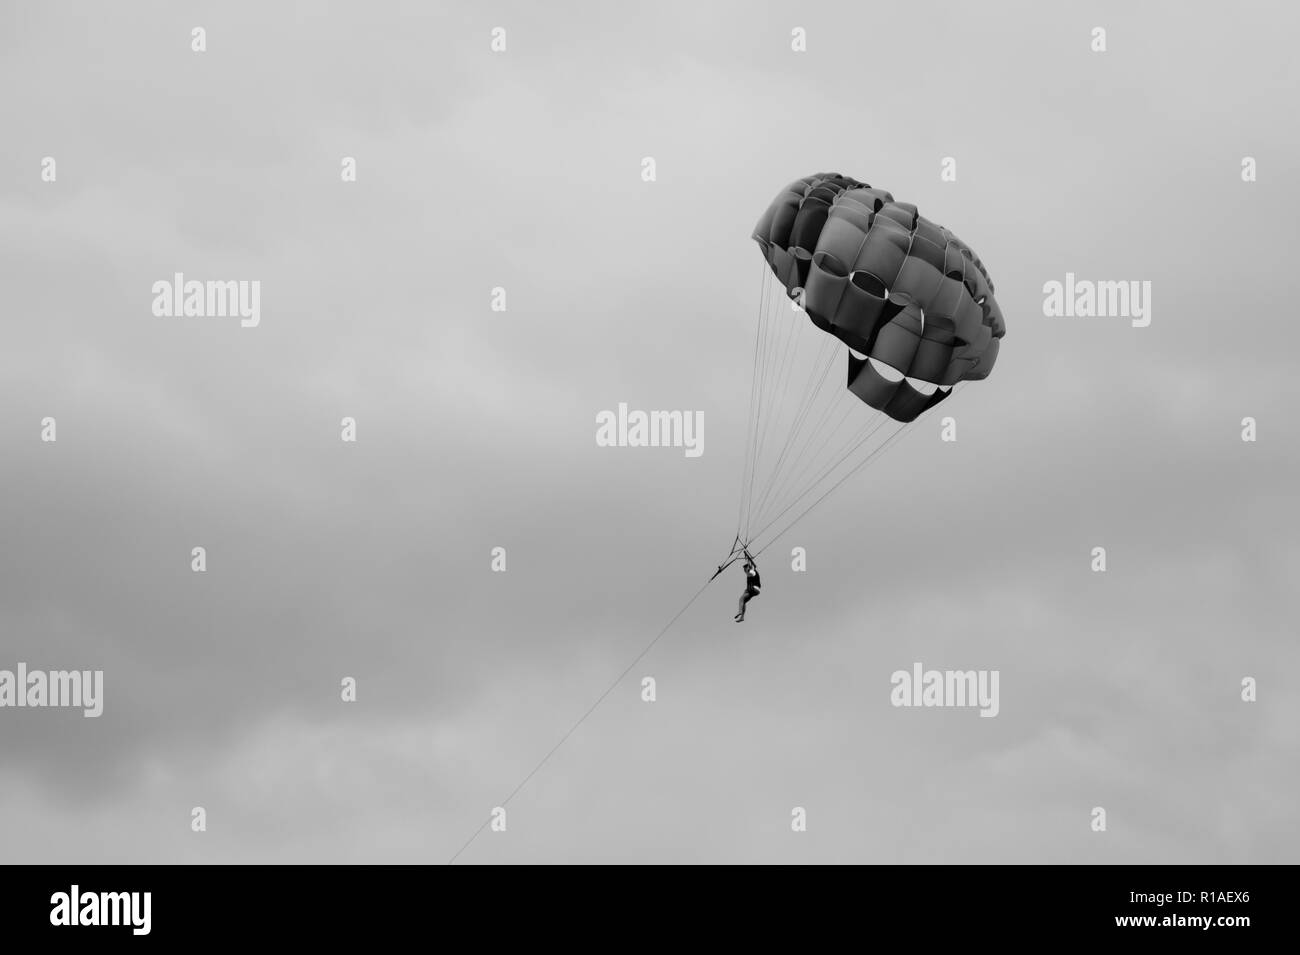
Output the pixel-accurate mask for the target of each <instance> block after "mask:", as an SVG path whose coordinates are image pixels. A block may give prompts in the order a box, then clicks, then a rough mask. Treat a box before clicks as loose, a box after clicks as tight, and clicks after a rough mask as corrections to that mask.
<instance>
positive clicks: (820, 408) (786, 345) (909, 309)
mask: <svg viewBox="0 0 1300 955" xmlns="http://www.w3.org/2000/svg"><path fill="white" fill-rule="evenodd" d="M753 238H754V240H755V241H756V242H757V243H758V245H759V248H760V250H761V251H762V253H763V261H764V265H763V268H762V283H763V284H762V289H761V294H760V296H759V301H760V305H759V323H758V330H757V333H756V336H755V343H754V370H753V378H752V382H751V390H750V415H749V426H748V433H747V439H746V451H745V466H744V473H743V474H742V478H741V500H740V507H739V513H738V517H737V528H736V540H735V544H734V545H733V550H732V554H731V555H729V557H732V558H734V556H735V555H738V554H739V553H740V552H741V549H742V548H744V547H746V546H749V547H756V548H757V549H756V551H755V552H759V551H761V550H762V548H764V547H766V546H768V545H769V544H770V543H771V542H772V541H774V540H775V539H776V537H779V536H780V535H781V534H783V533H785V531H786V530H788V529H789V527H790V526H793V524H794V522H796V521H798V520H799V518H800V517H802V516H803V515H804V514H806V513H807V512H808V511H809V510H811V509H812V508H813V507H815V506H816V505H817V503H819V502H820V501H821V500H823V499H824V498H825V497H826V496H828V495H829V494H830V493H831V492H832V491H834V490H835V489H836V488H837V487H839V486H840V485H841V484H842V483H843V482H844V481H846V480H848V478H849V477H851V476H852V475H853V474H855V473H857V471H858V470H860V469H861V468H863V467H865V466H866V465H868V464H869V463H870V462H871V461H872V460H874V459H876V458H877V457H879V455H880V454H882V453H883V452H884V451H885V449H886V448H887V447H889V446H890V445H891V444H892V443H894V442H895V441H896V440H897V439H899V437H900V435H901V434H902V433H904V431H905V430H906V429H907V427H908V426H909V425H910V424H911V423H912V422H914V421H915V420H916V419H917V418H919V417H920V416H921V415H922V414H924V413H925V412H926V411H928V410H929V409H931V408H933V407H934V406H935V405H937V404H939V403H940V402H941V401H944V400H945V399H947V398H948V396H949V395H951V394H952V393H953V391H954V390H956V388H957V387H958V386H959V384H960V383H961V382H966V381H976V380H980V379H983V378H986V377H987V376H988V374H989V373H990V372H991V371H992V370H993V366H994V364H995V362H996V361H997V357H998V349H999V347H1000V343H1001V340H1002V337H1003V335H1004V334H1005V333H1006V325H1005V322H1004V321H1003V318H1002V311H1001V310H1000V309H999V308H998V304H997V302H996V301H995V299H994V297H993V292H994V289H993V281H992V279H990V278H989V274H988V272H987V270H986V269H985V268H984V265H983V263H981V262H980V260H979V257H978V256H976V255H975V253H974V252H973V251H972V250H971V248H970V246H968V245H966V243H964V242H962V241H961V240H960V239H958V238H957V237H956V236H955V235H953V233H952V232H950V231H949V230H947V229H945V228H944V227H943V226H940V225H937V224H935V223H933V222H931V221H930V220H929V219H926V218H924V217H923V216H921V215H920V214H919V213H918V212H917V209H916V206H914V205H911V204H910V203H905V202H897V201H895V200H894V197H893V196H892V195H890V194H889V193H888V192H886V191H885V190H883V189H878V188H873V187H872V186H869V185H867V184H866V183H863V182H858V181H857V180H856V179H851V178H849V177H847V176H841V175H839V174H837V173H822V174H818V175H815V176H807V177H805V178H803V179H800V180H798V181H796V182H793V183H791V184H790V185H789V186H787V187H786V188H785V189H783V190H782V191H781V192H780V193H779V194H778V195H777V197H776V198H775V199H774V200H773V201H772V203H771V204H770V205H769V206H768V208H767V210H766V211H765V212H764V213H763V215H762V217H761V218H760V219H759V220H758V225H757V226H755V228H754V233H753ZM778 289H780V290H781V291H783V292H784V293H785V297H786V298H787V299H789V300H790V302H791V304H790V305H788V306H783V305H782V304H780V301H779V300H780V298H781V296H778V295H777V294H776V291H777V290H778ZM774 303H775V304H774ZM840 352H846V353H847V367H848V376H847V389H841V388H839V387H833V386H828V382H833V381H834V379H833V378H831V377H830V371H831V369H832V367H833V366H834V364H835V359H836V357H837V356H838V354H839V353H840ZM796 396H798V397H797V398H796ZM864 405H865V406H866V407H863V406H864ZM886 424H888V425H889V428H888V430H886V431H885V436H884V437H878V436H877V435H878V433H879V432H880V431H881V428H882V426H884V425H886ZM723 566H726V565H725V564H724V565H723Z"/></svg>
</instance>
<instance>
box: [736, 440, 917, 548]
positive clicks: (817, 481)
mask: <svg viewBox="0 0 1300 955" xmlns="http://www.w3.org/2000/svg"><path fill="white" fill-rule="evenodd" d="M891 420H893V419H891V418H888V417H886V416H885V415H879V416H878V417H873V418H872V419H871V421H872V423H871V424H869V425H867V426H864V428H863V429H862V430H861V431H859V432H858V433H857V434H855V435H854V436H853V439H852V440H851V441H850V443H849V448H848V450H847V451H844V452H843V453H842V454H840V456H839V457H838V458H837V459H836V460H834V461H832V462H831V463H830V464H828V465H826V466H825V467H824V468H823V469H822V470H821V473H819V474H818V475H817V477H815V478H813V480H812V481H810V482H808V485H807V486H806V487H805V488H804V490H803V491H802V492H801V493H800V494H799V495H798V496H796V497H795V498H794V500H792V501H790V503H788V504H787V505H786V506H785V507H784V508H782V509H781V510H780V512H778V513H777V514H776V515H775V516H773V517H772V518H771V519H770V520H768V521H767V522H766V523H765V524H763V526H762V527H761V528H760V529H759V531H758V533H757V534H755V535H754V536H755V537H759V536H761V535H762V534H763V533H764V532H765V531H766V530H767V529H768V528H770V527H771V526H772V525H773V524H775V523H776V522H777V521H778V520H780V519H781V517H782V516H783V515H784V514H785V513H786V512H788V511H789V510H790V509H791V508H793V507H794V506H795V505H796V504H798V503H799V502H800V501H801V500H803V499H804V498H805V497H807V496H808V495H809V494H811V493H812V492H813V491H815V490H816V489H817V488H818V487H819V486H820V485H821V483H822V482H823V481H825V480H826V479H827V478H829V477H830V476H831V475H832V474H833V473H834V472H835V471H837V470H838V469H839V467H840V466H841V465H842V464H844V462H845V461H847V460H849V458H851V457H853V455H855V454H856V453H857V452H858V451H859V450H860V449H861V448H862V446H863V445H865V444H866V443H867V442H868V441H870V440H871V437H872V435H874V434H875V433H876V432H877V431H879V430H880V428H881V427H882V426H883V425H884V423H885V422H886V421H891ZM904 427H906V423H900V424H899V427H898V429H897V430H898V431H901V430H902V429H903V428H904ZM864 432H865V433H864Z"/></svg>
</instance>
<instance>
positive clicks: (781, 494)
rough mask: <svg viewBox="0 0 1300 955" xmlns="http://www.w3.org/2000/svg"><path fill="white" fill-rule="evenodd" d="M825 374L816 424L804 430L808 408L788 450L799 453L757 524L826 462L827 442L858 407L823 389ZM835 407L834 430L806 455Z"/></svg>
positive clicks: (840, 393) (835, 391) (845, 396)
mask: <svg viewBox="0 0 1300 955" xmlns="http://www.w3.org/2000/svg"><path fill="white" fill-rule="evenodd" d="M827 340H828V341H830V342H831V344H832V348H835V347H836V345H837V343H836V342H835V340H834V339H831V338H829V337H828V339H827ZM834 357H835V356H834V354H832V361H833V360H834ZM828 373H829V368H828V369H827V371H826V372H825V373H824V375H823V381H822V382H820V383H819V391H818V394H817V396H816V399H815V400H814V406H815V405H816V401H817V400H820V399H821V398H822V397H823V395H825V396H827V399H826V402H825V407H824V408H823V409H822V410H821V412H820V413H819V414H818V415H817V416H816V417H815V418H813V420H814V421H815V425H814V426H813V427H812V428H809V427H807V419H808V418H809V417H812V416H811V408H810V409H809V414H808V415H806V416H805V421H804V422H803V423H802V424H801V425H800V427H799V431H800V434H799V436H798V439H797V441H796V442H794V443H793V444H792V447H791V450H794V448H798V453H797V454H794V455H787V460H791V461H793V462H796V463H792V465H791V470H790V471H788V472H787V474H786V476H785V478H784V479H780V480H778V481H777V482H776V484H775V485H774V488H773V489H772V490H771V494H770V497H769V506H768V507H765V508H764V509H763V515H761V516H760V518H759V521H758V522H759V523H760V524H761V523H763V519H764V517H765V516H766V515H767V514H768V513H770V512H771V511H777V510H780V509H781V508H782V506H783V505H784V504H785V503H786V502H787V501H788V500H789V497H788V496H787V489H789V488H791V487H794V488H799V487H800V483H799V479H801V478H802V477H803V475H804V474H806V473H807V472H808V470H809V469H810V468H811V467H812V466H813V465H814V464H817V462H820V461H825V460H826V458H825V457H823V455H822V452H823V451H824V450H825V449H826V446H827V445H828V444H829V442H830V439H831V438H832V437H834V435H835V434H836V433H837V432H838V429H839V427H840V426H841V425H842V424H843V423H844V421H845V420H846V419H847V418H848V416H849V414H850V412H851V410H852V409H853V408H855V407H857V405H858V404H859V403H858V402H856V401H853V400H852V399H850V398H848V393H847V392H845V391H844V390H842V389H840V388H838V387H831V388H825V387H824V385H825V374H828ZM837 407H842V409H843V410H842V411H841V414H840V419H839V421H837V422H836V425H835V427H834V428H832V429H831V431H830V432H829V433H828V434H827V435H826V439H825V440H824V441H823V442H822V444H821V445H820V446H819V447H818V448H817V451H816V453H815V454H813V455H808V454H807V453H806V452H807V451H808V449H809V448H810V447H811V446H812V444H813V442H814V441H815V440H816V437H817V436H818V435H820V434H821V432H822V430H823V429H824V428H825V426H826V424H827V423H828V422H829V421H830V420H831V418H832V417H833V415H834V413H835V410H836V408H837ZM841 450H842V448H841ZM778 478H779V475H778ZM776 485H779V486H776ZM795 496H796V497H797V496H798V494H796V495H795ZM769 508H770V509H769Z"/></svg>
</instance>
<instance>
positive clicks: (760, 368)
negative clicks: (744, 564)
mask: <svg viewBox="0 0 1300 955" xmlns="http://www.w3.org/2000/svg"><path fill="white" fill-rule="evenodd" d="M766 277H767V267H766V263H763V271H762V273H761V275H760V276H759V311H758V329H759V330H758V341H757V344H756V348H757V353H756V355H755V369H754V380H753V382H752V385H753V392H754V409H753V410H754V417H753V420H752V421H751V422H750V433H749V440H748V442H747V444H748V450H749V453H748V455H747V456H746V458H745V465H744V478H743V485H744V486H743V488H742V492H741V504H740V510H741V517H740V520H739V522H738V525H739V526H738V527H737V528H736V536H737V538H740V537H741V536H742V535H743V534H744V525H745V524H746V523H747V522H748V520H749V518H748V510H749V500H750V497H751V496H752V494H753V481H754V460H755V457H756V455H757V453H758V447H757V445H758V429H759V425H760V422H761V421H762V416H763V408H764V405H765V402H766V395H765V393H764V389H763V384H764V382H765V381H766V380H767V364H768V360H769V358H770V356H771V351H772V349H771V345H770V338H771V322H770V321H769V320H768V318H769V316H768V309H769V301H768V294H767V293H768V282H767V281H766Z"/></svg>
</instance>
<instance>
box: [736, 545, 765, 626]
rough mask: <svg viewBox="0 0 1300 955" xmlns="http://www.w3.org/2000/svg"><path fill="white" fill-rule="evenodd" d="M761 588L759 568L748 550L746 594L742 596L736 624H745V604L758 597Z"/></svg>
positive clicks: (746, 552) (746, 559) (746, 556)
mask: <svg viewBox="0 0 1300 955" xmlns="http://www.w3.org/2000/svg"><path fill="white" fill-rule="evenodd" d="M760 586H761V581H760V579H759V576H758V567H756V566H755V565H754V558H753V557H751V556H750V555H749V551H748V550H747V551H745V592H744V593H743V594H741V595H740V607H739V608H738V610H737V613H736V623H744V622H745V604H747V603H749V602H750V601H751V600H753V599H754V598H755V597H757V596H758V590H759V587H760Z"/></svg>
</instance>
